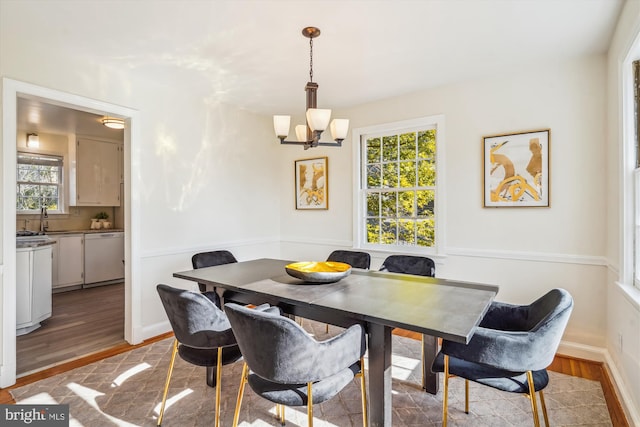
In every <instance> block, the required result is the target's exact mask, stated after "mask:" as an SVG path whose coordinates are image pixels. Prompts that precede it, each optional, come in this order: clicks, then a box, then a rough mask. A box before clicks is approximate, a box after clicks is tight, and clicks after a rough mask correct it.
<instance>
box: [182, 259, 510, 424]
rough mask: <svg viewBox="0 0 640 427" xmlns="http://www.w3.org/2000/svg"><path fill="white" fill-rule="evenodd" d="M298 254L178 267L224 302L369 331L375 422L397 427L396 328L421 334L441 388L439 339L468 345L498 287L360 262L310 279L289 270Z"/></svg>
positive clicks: (431, 381)
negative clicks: (330, 276) (337, 274)
mask: <svg viewBox="0 0 640 427" xmlns="http://www.w3.org/2000/svg"><path fill="white" fill-rule="evenodd" d="M293 262H295V261H291V260H281V259H270V258H262V259H255V260H249V261H242V262H237V263H231V264H224V265H218V266H215V267H206V268H200V269H195V270H188V271H182V272H176V273H174V274H173V276H174V277H176V278H180V279H185V280H189V281H195V282H198V283H200V284H203V285H205V286H206V287H207V289H213V288H217V290H218V292H219V293H221V294H222V298H223V301H224V302H229V301H233V302H238V303H244V304H255V305H259V304H265V303H266V304H270V305H276V306H278V307H279V308H280V309H281V310H282V311H283V312H284V313H286V314H288V315H291V316H299V317H303V318H306V319H312V320H316V321H320V322H324V323H329V324H333V325H337V326H340V327H348V326H350V325H353V324H356V323H357V324H361V325H363V326H364V329H365V331H366V334H367V352H368V354H367V357H368V393H367V394H368V402H369V408H368V411H369V425H370V426H376V427H377V426H385V427H388V426H391V423H392V406H391V405H392V398H391V394H392V382H391V355H392V331H393V330H394V329H395V328H401V329H404V330H408V331H413V332H417V333H419V334H422V338H423V339H422V347H423V348H422V367H421V369H422V374H423V384H422V387H423V388H424V389H425V391H426V392H428V393H432V394H435V393H437V392H438V384H439V379H438V374H437V373H433V372H431V364H432V362H433V360H434V359H435V356H436V354H437V352H438V338H443V339H447V340H451V341H455V342H460V343H464V344H466V343H469V341H470V340H471V337H472V336H473V333H474V331H475V329H476V327H477V326H478V325H479V323H480V321H481V320H482V318H483V316H484V315H485V313H486V312H487V310H488V308H489V306H490V305H491V303H492V301H493V300H494V298H495V296H496V294H497V292H498V286H495V285H491V284H483V283H474V282H466V281H456V280H447V279H442V278H433V277H423V276H414V275H406V274H399V273H390V272H381V271H373V270H361V269H356V268H353V269H351V272H350V274H349V275H347V276H346V277H344V278H342V279H341V280H339V281H337V282H333V283H320V284H319V283H309V282H306V281H304V280H302V279H298V278H295V277H292V276H290V275H289V274H287V272H286V270H285V266H287V265H289V264H291V263H293Z"/></svg>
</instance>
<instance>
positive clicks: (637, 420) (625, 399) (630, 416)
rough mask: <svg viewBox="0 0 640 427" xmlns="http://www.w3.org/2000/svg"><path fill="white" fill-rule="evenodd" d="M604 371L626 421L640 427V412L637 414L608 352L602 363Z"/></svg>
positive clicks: (636, 409)
mask: <svg viewBox="0 0 640 427" xmlns="http://www.w3.org/2000/svg"><path fill="white" fill-rule="evenodd" d="M604 365H605V369H606V370H607V374H608V375H609V378H610V379H611V382H612V383H613V387H614V389H615V393H616V395H617V396H618V400H619V401H620V405H622V410H623V411H624V413H625V415H626V416H627V420H628V421H629V424H630V425H632V426H640V412H638V408H637V407H636V405H635V403H634V402H633V398H632V397H631V393H630V392H629V390H628V389H627V386H626V385H625V382H624V380H623V379H622V378H623V377H622V374H621V373H620V371H619V370H618V368H617V366H616V364H615V362H614V360H613V358H612V357H611V354H610V353H609V352H608V351H605V361H604Z"/></svg>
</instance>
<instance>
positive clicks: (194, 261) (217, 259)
mask: <svg viewBox="0 0 640 427" xmlns="http://www.w3.org/2000/svg"><path fill="white" fill-rule="evenodd" d="M234 262H238V260H237V259H236V257H234V256H233V254H232V253H231V252H229V251H225V250H221V251H210V252H200V253H197V254H195V255H194V256H192V257H191V265H193V269H194V270H195V269H198V268H205V267H213V266H216V265H223V264H231V263H234ZM198 287H199V288H200V292H205V291H206V290H207V286H206V285H205V284H204V283H198ZM213 291H214V294H211V297H213V298H214V302H215V304H216V305H217V306H218V308H220V307H222V306H221V305H220V297H219V296H218V293H217V292H216V288H213Z"/></svg>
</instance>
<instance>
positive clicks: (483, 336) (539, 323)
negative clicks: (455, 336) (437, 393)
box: [432, 289, 573, 427]
mask: <svg viewBox="0 0 640 427" xmlns="http://www.w3.org/2000/svg"><path fill="white" fill-rule="evenodd" d="M572 309H573V298H572V297H571V295H570V294H569V293H568V292H567V291H566V290H564V289H553V290H551V291H549V292H548V293H547V294H545V295H544V296H542V297H541V298H539V299H537V300H536V301H534V302H533V303H531V304H530V305H523V306H518V305H511V304H504V303H499V302H494V303H493V304H492V305H491V307H490V308H489V311H488V312H487V314H486V316H485V317H484V318H483V320H482V321H481V323H480V326H479V327H478V328H477V329H476V332H475V333H474V335H473V337H472V338H471V341H470V342H469V344H467V345H465V344H460V343H455V342H451V341H447V340H443V342H442V349H441V350H440V352H439V353H438V355H437V357H436V359H435V360H434V362H433V366H432V371H433V372H444V396H443V405H442V407H443V419H442V425H443V426H446V425H447V411H448V408H447V404H448V391H449V390H448V389H449V377H450V376H458V377H462V378H464V379H465V412H467V413H468V412H469V381H474V382H477V383H480V384H484V385H487V386H489V387H493V388H496V389H498V390H503V391H508V392H513V393H523V394H526V395H527V396H528V397H529V399H530V400H531V408H532V411H533V419H534V425H535V426H536V427H537V426H539V425H540V420H539V416H538V406H537V403H536V393H535V392H538V394H539V396H540V402H541V406H542V413H543V415H544V421H545V424H546V425H547V426H549V418H548V416H547V409H546V405H545V402H544V394H543V392H542V390H543V389H544V388H545V387H546V386H547V384H548V383H549V375H548V374H547V370H546V368H547V367H548V366H549V365H550V364H551V362H552V361H553V358H554V356H555V353H556V350H557V349H558V345H559V344H560V339H561V338H562V334H563V333H564V329H565V327H566V326H567V322H568V321H569V316H570V315H571V310H572Z"/></svg>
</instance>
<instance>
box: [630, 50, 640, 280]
mask: <svg viewBox="0 0 640 427" xmlns="http://www.w3.org/2000/svg"><path fill="white" fill-rule="evenodd" d="M633 98H634V116H635V120H634V127H635V138H634V139H633V149H632V150H631V152H632V153H633V167H634V169H633V185H634V228H635V232H634V242H633V246H634V251H633V252H634V263H633V264H634V268H633V281H634V284H635V285H636V286H637V287H640V150H639V149H638V147H639V144H640V114H639V105H640V61H634V62H633Z"/></svg>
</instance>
